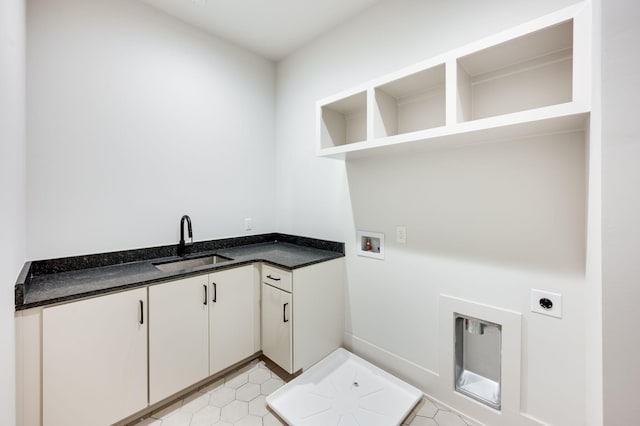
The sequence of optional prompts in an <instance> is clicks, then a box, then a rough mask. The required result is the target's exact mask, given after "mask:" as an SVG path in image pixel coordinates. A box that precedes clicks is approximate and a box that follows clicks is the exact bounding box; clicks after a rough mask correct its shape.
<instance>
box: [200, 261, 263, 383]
mask: <svg viewBox="0 0 640 426" xmlns="http://www.w3.org/2000/svg"><path fill="white" fill-rule="evenodd" d="M256 273H257V272H256V268H255V267H254V266H253V265H247V266H243V267H240V268H234V269H227V270H224V271H220V272H216V273H213V274H210V275H209V303H210V306H209V333H210V334H209V337H210V338H209V354H210V359H209V365H210V367H209V370H210V371H209V373H210V374H216V373H218V372H219V371H222V370H223V369H225V368H227V367H229V366H231V365H233V364H235V363H237V362H239V361H242V360H243V359H245V358H247V357H249V356H251V355H253V354H254V353H256V352H258V351H259V350H260V334H259V333H260V327H259V296H258V294H259V293H258V289H257V277H254V274H256Z"/></svg>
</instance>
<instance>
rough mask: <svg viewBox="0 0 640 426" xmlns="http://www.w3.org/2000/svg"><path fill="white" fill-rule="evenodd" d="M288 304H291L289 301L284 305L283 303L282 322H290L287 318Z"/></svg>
mask: <svg viewBox="0 0 640 426" xmlns="http://www.w3.org/2000/svg"><path fill="white" fill-rule="evenodd" d="M288 304H289V302H287V303H285V304H284V305H282V322H289V320H288V319H287V305H288Z"/></svg>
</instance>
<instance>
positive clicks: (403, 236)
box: [396, 226, 407, 244]
mask: <svg viewBox="0 0 640 426" xmlns="http://www.w3.org/2000/svg"><path fill="white" fill-rule="evenodd" d="M396 242H398V243H401V244H405V243H406V242H407V227H406V226H396Z"/></svg>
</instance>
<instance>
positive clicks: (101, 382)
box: [42, 288, 147, 426]
mask: <svg viewBox="0 0 640 426" xmlns="http://www.w3.org/2000/svg"><path fill="white" fill-rule="evenodd" d="M146 307H147V289H146V288H141V289H136V290H130V291H125V292H122V293H117V294H112V295H108V296H101V297H96V298H94V299H89V300H83V301H78V302H73V303H68V304H65V305H60V306H54V307H51V308H45V309H43V310H42V403H43V424H44V426H60V425H65V426H73V425H79V426H91V425H96V426H104V425H107V424H112V423H115V422H116V421H118V420H120V419H123V418H125V417H127V416H129V415H131V414H133V413H135V412H136V411H139V410H142V409H144V408H145V407H146V406H147V318H146V312H145V311H146Z"/></svg>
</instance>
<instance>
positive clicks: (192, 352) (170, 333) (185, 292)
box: [149, 275, 209, 404]
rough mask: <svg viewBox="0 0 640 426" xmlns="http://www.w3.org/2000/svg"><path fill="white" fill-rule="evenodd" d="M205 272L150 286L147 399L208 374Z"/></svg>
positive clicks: (164, 395)
mask: <svg viewBox="0 0 640 426" xmlns="http://www.w3.org/2000/svg"><path fill="white" fill-rule="evenodd" d="M208 286H209V280H208V275H200V276H197V277H191V278H185V279H181V280H178V281H171V282H168V283H164V284H157V285H153V286H150V287H149V402H150V404H155V403H156V402H159V401H161V400H163V399H165V398H167V397H169V396H171V395H173V394H174V393H176V392H178V391H181V390H182V389H184V388H186V387H188V386H191V385H193V384H194V383H197V382H198V381H200V380H203V379H205V378H207V377H208V376H209V306H208V304H209V298H208Z"/></svg>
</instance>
